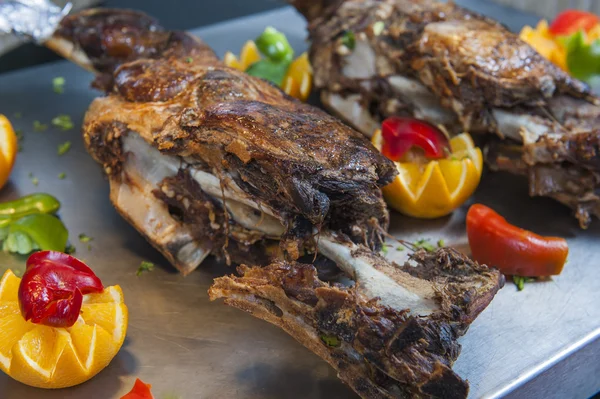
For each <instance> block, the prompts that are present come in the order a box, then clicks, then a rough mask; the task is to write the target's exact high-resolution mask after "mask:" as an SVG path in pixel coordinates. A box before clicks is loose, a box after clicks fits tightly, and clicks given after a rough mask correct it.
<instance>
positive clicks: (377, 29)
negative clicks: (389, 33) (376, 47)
mask: <svg viewBox="0 0 600 399" xmlns="http://www.w3.org/2000/svg"><path fill="white" fill-rule="evenodd" d="M384 28H385V23H384V22H383V21H377V22H375V23H374V24H373V34H374V35H375V36H379V35H381V32H383V29H384Z"/></svg>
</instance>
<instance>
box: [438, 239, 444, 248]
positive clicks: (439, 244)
mask: <svg viewBox="0 0 600 399" xmlns="http://www.w3.org/2000/svg"><path fill="white" fill-rule="evenodd" d="M437 246H438V248H442V247H444V246H445V242H444V239H442V238H440V239H439V240H438V242H437Z"/></svg>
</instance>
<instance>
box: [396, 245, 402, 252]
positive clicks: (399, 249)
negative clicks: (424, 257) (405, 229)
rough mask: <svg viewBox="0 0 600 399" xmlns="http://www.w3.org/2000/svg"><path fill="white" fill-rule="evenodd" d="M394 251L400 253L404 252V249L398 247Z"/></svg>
mask: <svg viewBox="0 0 600 399" xmlns="http://www.w3.org/2000/svg"><path fill="white" fill-rule="evenodd" d="M396 251H398V252H402V251H404V247H403V246H399V247H397V248H396Z"/></svg>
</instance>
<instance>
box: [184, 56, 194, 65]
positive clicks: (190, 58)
mask: <svg viewBox="0 0 600 399" xmlns="http://www.w3.org/2000/svg"><path fill="white" fill-rule="evenodd" d="M192 61H193V59H192V57H187V58H186V59H185V62H187V63H188V64H191V63H192Z"/></svg>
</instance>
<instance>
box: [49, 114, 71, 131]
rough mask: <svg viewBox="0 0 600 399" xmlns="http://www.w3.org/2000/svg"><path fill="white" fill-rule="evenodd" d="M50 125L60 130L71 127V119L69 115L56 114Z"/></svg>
mask: <svg viewBox="0 0 600 399" xmlns="http://www.w3.org/2000/svg"><path fill="white" fill-rule="evenodd" d="M51 123H52V126H55V127H57V128H59V129H61V130H70V129H73V126H74V125H73V121H72V120H71V117H70V116H69V115H64V114H63V115H58V116H56V117H54V118H53V119H52V122H51Z"/></svg>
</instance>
